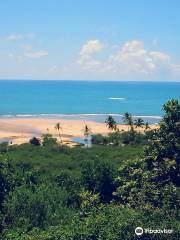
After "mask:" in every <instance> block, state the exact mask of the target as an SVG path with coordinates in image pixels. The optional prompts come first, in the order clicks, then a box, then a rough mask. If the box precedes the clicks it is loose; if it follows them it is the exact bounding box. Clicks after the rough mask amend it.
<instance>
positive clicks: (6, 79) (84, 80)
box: [0, 78, 180, 83]
mask: <svg viewBox="0 0 180 240" xmlns="http://www.w3.org/2000/svg"><path fill="white" fill-rule="evenodd" d="M0 81H74V82H75V81H78V82H80V81H81V82H139V83H141V82H146V83H148V82H153V83H180V80H105V79H102V80H99V79H91V80H89V79H16V78H14V79H9V78H5V79H2V78H0Z"/></svg>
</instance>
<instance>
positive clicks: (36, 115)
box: [0, 113, 162, 119]
mask: <svg viewBox="0 0 180 240" xmlns="http://www.w3.org/2000/svg"><path fill="white" fill-rule="evenodd" d="M107 115H111V116H114V117H123V116H124V115H123V114H118V113H71V114H68V113H67V114H63V113H62V114H61V113H52V114H51V113H41V114H1V115H0V118H31V117H33V118H34V117H78V116H82V117H83V116H84V117H88V116H90V117H91V116H92V117H93V116H107ZM132 116H133V118H156V119H161V118H162V116H157V115H132Z"/></svg>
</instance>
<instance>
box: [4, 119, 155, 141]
mask: <svg viewBox="0 0 180 240" xmlns="http://www.w3.org/2000/svg"><path fill="white" fill-rule="evenodd" d="M58 122H59V123H60V124H61V128H62V130H61V135H62V139H63V141H72V139H73V138H83V128H84V126H85V125H88V127H89V128H90V129H91V131H92V134H98V133H99V134H102V135H107V134H108V133H110V132H112V131H111V130H109V129H108V128H107V126H106V124H105V123H100V122H95V121H89V120H88V121H85V120H81V119H79V120H75V119H60V118H44V117H43V118H42V117H41V118H35V117H34V118H30V117H28V118H27V117H26V118H25V117H24V118H23V117H21V118H0V140H2V139H11V140H12V144H21V143H26V142H29V139H31V138H32V137H41V136H42V134H46V133H49V134H52V136H53V137H58V135H59V133H58V132H57V130H55V124H56V123H58ZM118 127H119V129H120V131H122V130H123V131H127V130H128V126H127V125H125V124H118ZM150 127H151V128H156V127H157V125H155V124H153V125H150ZM137 130H138V131H139V130H140V131H143V129H142V128H141V129H137Z"/></svg>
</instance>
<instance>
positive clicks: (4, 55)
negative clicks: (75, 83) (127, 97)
mask: <svg viewBox="0 0 180 240" xmlns="http://www.w3.org/2000/svg"><path fill="white" fill-rule="evenodd" d="M179 10H180V1H179V0H31V1H24V0H6V1H1V2H0V79H32V80H36V79H37V80H38V79H45V80H46V79H49V80H50V79H54V80H66V79H67V80H68V79H69V80H123V81H127V80H128V81H129V80H132V81H134V80H135V81H180V31H179V27H180V14H179Z"/></svg>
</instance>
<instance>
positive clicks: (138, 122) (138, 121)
mask: <svg viewBox="0 0 180 240" xmlns="http://www.w3.org/2000/svg"><path fill="white" fill-rule="evenodd" d="M134 125H135V126H136V128H141V127H143V126H144V120H143V119H142V118H138V119H136V120H135V121H134ZM139 132H140V131H139Z"/></svg>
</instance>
